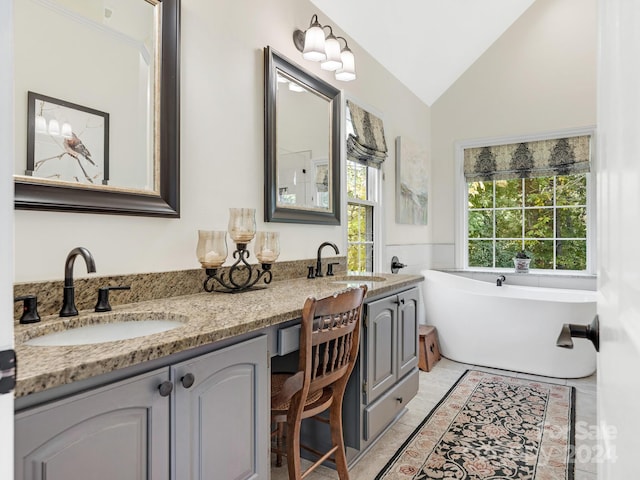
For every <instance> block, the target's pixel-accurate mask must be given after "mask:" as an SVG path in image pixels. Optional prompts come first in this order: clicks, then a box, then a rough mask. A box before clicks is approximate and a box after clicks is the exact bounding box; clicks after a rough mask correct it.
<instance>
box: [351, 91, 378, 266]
mask: <svg viewBox="0 0 640 480" xmlns="http://www.w3.org/2000/svg"><path fill="white" fill-rule="evenodd" d="M347 100H349V101H351V102H353V103H356V104H358V105H359V106H361V107H362V108H364V109H365V110H367V111H369V112H371V113H373V114H374V115H375V116H377V117H378V118H380V119H381V120H382V121H383V123H384V115H383V114H381V113H380V112H378V111H377V110H376V109H375V108H373V107H371V106H370V105H368V104H367V103H366V102H362V101H361V100H359V99H357V98H355V97H353V96H351V95H349V94H347V93H346V92H344V91H343V94H342V95H341V111H340V115H341V116H340V118H342V119H346V118H347ZM346 123H347V122H346V121H343V122H341V125H340V132H341V133H340V152H341V154H340V159H341V161H340V169H341V171H342V172H343V174H342V175H340V198H342V199H343V200H342V201H341V202H340V203H341V204H342V205H341V211H340V218H343V219H344V221H343V222H341V223H342V238H344V245H345V256H346V255H347V253H348V247H349V241H348V239H347V235H348V231H347V226H348V217H347V204H348V203H349V202H351V203H357V204H361V205H371V206H373V271H374V272H382V271H383V270H382V246H383V245H384V238H383V234H384V229H383V228H382V222H383V221H384V212H383V211H382V210H383V208H382V205H383V188H382V182H383V180H384V172H383V170H382V169H380V170H378V169H376V168H369V178H368V179H367V180H368V181H367V185H368V189H369V191H368V192H367V195H368V197H369V198H370V199H373V200H357V199H353V200H350V199H349V197H348V196H347V126H346ZM383 168H384V165H383Z"/></svg>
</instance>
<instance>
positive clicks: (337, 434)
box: [329, 402, 349, 480]
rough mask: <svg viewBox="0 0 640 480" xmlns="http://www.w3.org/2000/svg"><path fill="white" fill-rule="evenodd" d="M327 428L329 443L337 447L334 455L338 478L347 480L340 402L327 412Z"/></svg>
mask: <svg viewBox="0 0 640 480" xmlns="http://www.w3.org/2000/svg"><path fill="white" fill-rule="evenodd" d="M329 428H330V429H331V443H332V444H333V445H334V446H337V447H338V449H337V450H336V453H335V459H336V470H337V471H338V477H339V478H340V480H349V471H348V470H347V456H346V455H345V452H344V435H343V432H342V402H336V403H334V404H333V405H331V407H330V410H329Z"/></svg>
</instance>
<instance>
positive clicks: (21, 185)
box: [14, 0, 180, 217]
mask: <svg viewBox="0 0 640 480" xmlns="http://www.w3.org/2000/svg"><path fill="white" fill-rule="evenodd" d="M134 2H139V3H134ZM20 3H23V2H20ZM24 3H25V4H28V3H30V2H24ZM35 3H38V2H35ZM43 5H44V7H45V8H43V9H42V10H43V12H44V13H43V15H44V14H46V15H52V16H54V17H51V18H52V20H51V23H52V24H55V22H56V21H59V19H58V17H61V18H62V17H64V18H65V19H67V20H66V21H73V20H75V23H76V24H77V25H79V27H78V28H85V29H86V31H87V32H90V33H86V35H90V34H91V35H96V36H97V35H102V36H103V37H104V38H103V43H105V44H106V43H108V42H109V41H113V42H114V43H117V42H120V43H122V44H126V45H129V46H130V48H132V49H138V51H135V52H134V53H133V55H137V57H135V59H136V62H135V63H134V65H138V67H137V70H139V69H140V67H139V65H142V64H145V65H147V64H148V65H150V66H149V67H148V72H146V73H145V75H146V77H145V78H148V83H147V84H144V85H142V87H140V85H138V87H137V88H138V89H142V92H143V95H141V97H142V98H146V97H147V96H148V98H150V99H152V100H149V102H148V103H147V104H142V105H141V106H139V109H140V110H142V111H143V112H145V114H146V118H144V121H145V122H146V124H145V126H144V129H145V131H144V139H143V140H142V142H141V143H144V144H145V145H146V147H145V148H146V149H145V150H144V151H143V152H142V154H141V155H137V154H136V151H134V149H133V148H132V149H131V151H129V149H128V147H129V145H128V143H127V142H126V141H122V142H118V143H117V144H116V145H115V147H116V149H117V148H118V147H119V148H120V149H122V150H123V154H122V155H117V154H116V152H114V145H113V143H114V142H116V140H112V141H111V143H112V144H111V148H110V149H109V145H107V148H106V154H107V155H108V154H109V153H110V158H107V157H105V158H104V160H103V161H104V164H105V166H104V171H105V172H107V173H110V175H111V177H112V178H115V177H117V172H116V171H115V170H114V165H117V162H118V161H120V162H122V168H120V175H121V178H122V177H123V176H124V177H125V179H124V181H123V182H121V183H116V182H115V181H112V179H111V178H109V179H108V181H107V178H106V175H105V177H103V178H100V179H98V180H96V181H93V182H92V181H91V180H89V176H88V175H87V174H86V173H85V169H84V168H82V166H80V168H82V172H83V174H84V177H85V178H87V180H89V182H90V183H88V184H87V182H85V184H81V182H80V181H79V182H77V183H74V182H73V181H56V178H59V176H58V177H55V176H53V175H52V176H51V178H53V180H51V179H50V178H47V177H46V176H45V175H44V174H41V175H40V176H33V171H29V170H28V169H27V171H26V174H25V170H24V167H23V161H24V162H26V158H25V159H22V158H21V157H22V155H21V154H20V153H22V148H23V147H22V144H18V142H25V143H26V137H27V135H26V132H24V131H20V132H18V131H17V132H16V133H17V135H16V137H17V138H16V143H17V145H16V153H17V156H16V165H17V166H16V175H15V177H14V179H15V182H14V183H15V207H16V208H17V209H27V210H51V211H67V212H86V213H105V214H120V215H141V216H158V217H179V216H180V122H179V112H180V102H179V100H180V85H179V77H180V75H179V65H180V63H179V62H180V58H179V50H180V0H134V1H132V2H130V3H129V4H127V3H119V4H117V5H121V6H122V8H129V7H131V8H135V9H137V11H136V12H134V13H135V14H136V15H137V14H138V13H139V12H138V11H139V10H141V9H145V14H146V15H147V17H146V18H148V19H149V20H148V21H147V24H146V25H144V29H145V30H144V31H143V32H141V34H140V37H141V38H140V39H137V38H135V34H130V32H128V31H126V29H127V28H129V25H130V23H131V15H129V17H128V18H126V17H127V14H128V13H129V12H128V11H126V10H125V11H117V10H116V8H114V7H111V8H105V9H104V12H102V11H101V13H100V16H99V17H97V18H92V17H89V18H83V14H82V13H78V12H74V11H71V12H69V11H68V8H69V7H68V5H67V4H65V3H64V2H60V4H57V5H56V2H47V3H46V4H43ZM52 5H53V7H52ZM36 6H39V5H36ZM33 8H35V7H33ZM149 9H151V10H150V11H149ZM147 12H148V13H147ZM27 13H31V12H25V13H24V14H23V16H24V17H25V18H29V17H28V15H27ZM58 13H59V14H60V15H58V16H57V17H56V16H55V15H56V14H58ZM19 14H20V12H18V15H19ZM119 18H121V19H123V20H122V23H121V25H123V28H122V29H121V30H118V29H117V28H116V27H117V26H118V24H117V22H118V21H119V20H118V19H119ZM125 18H126V21H125V20H124V19H125ZM68 19H71V20H68ZM44 23H46V22H44ZM150 23H153V25H152V26H150V25H149V24H150ZM18 28H20V24H17V25H16V29H18ZM151 30H153V31H154V32H155V33H153V35H152V36H151V35H150V34H149V31H151ZM96 32H97V33H96ZM16 33H17V34H18V35H19V34H20V33H19V32H16ZM29 33H31V32H29ZM143 35H144V38H142V37H143ZM149 38H151V40H149ZM153 39H155V40H153ZM16 43H17V45H16V49H17V54H16V57H17V56H18V55H20V58H23V57H25V55H24V54H21V53H20V50H18V47H19V46H20V45H19V40H17V41H16ZM75 43H78V42H77V41H76V42H75ZM131 45H133V46H132V47H131ZM20 47H21V46H20ZM97 56H98V57H102V55H97ZM16 73H17V72H16ZM74 75H75V74H74ZM134 75H140V73H139V72H136V73H135V74H134ZM117 77H118V75H117V74H116V73H112V76H111V80H110V81H112V82H114V83H116V78H117ZM38 80H39V79H38ZM34 83H36V84H37V82H34V81H31V80H28V82H27V85H26V86H27V87H28V88H22V89H20V90H19V89H18V88H17V89H16V110H18V109H21V111H22V97H23V93H24V104H25V109H24V110H25V111H26V103H27V92H26V90H34V87H33V84H34ZM92 87H93V88H92ZM92 87H86V88H82V93H83V94H85V95H89V94H91V95H93V94H95V101H96V103H99V102H104V101H105V100H104V99H105V98H106V97H107V96H114V97H116V96H118V95H120V92H115V91H109V89H108V88H104V89H102V90H100V89H98V88H95V86H92ZM36 88H38V89H39V90H42V89H46V88H48V87H47V84H46V83H43V86H40V87H36ZM51 88H53V87H51ZM22 90H25V91H22ZM67 90H69V89H67ZM38 93H40V94H46V93H47V92H42V91H40V92H38ZM138 93H139V92H138ZM30 98H32V95H31V96H30ZM41 98H42V97H41ZM44 98H47V97H44ZM65 100H66V99H65ZM91 101H92V98H91V97H89V98H88V100H87V102H86V103H89V102H91ZM58 103H60V104H62V105H64V106H68V105H69V104H67V103H65V102H64V101H61V102H58ZM76 103H80V102H76ZM72 105H73V104H72ZM74 107H77V105H74ZM125 107H128V108H129V109H130V112H131V113H130V115H126V114H125V115H122V114H121V115H110V118H109V117H106V118H107V119H108V121H107V126H106V128H107V129H108V128H109V124H110V125H111V128H112V130H115V129H116V128H118V125H117V124H116V122H123V123H124V122H126V121H128V122H131V123H133V124H137V123H139V119H138V118H136V117H135V116H134V113H133V112H135V111H136V105H134V104H129V105H125ZM30 108H31V110H30V111H29V120H28V121H27V122H25V123H26V124H27V132H29V135H30V136H31V138H29V141H30V142H31V143H30V144H29V147H27V148H30V149H31V151H30V152H29V155H30V156H33V146H32V142H33V130H35V131H36V132H38V130H37V125H36V124H35V123H36V121H35V119H34V117H33V108H32V106H30ZM103 110H106V109H103ZM72 113H73V112H72ZM125 113H126V108H125ZM21 114H22V113H19V115H21ZM41 115H42V114H41ZM129 116H131V117H132V118H127V117H129ZM88 122H89V120H87V121H86V123H85V124H83V125H82V127H81V130H82V129H84V131H86V130H87V129H88V128H89V126H88ZM42 123H43V124H44V117H43V118H42ZM17 125H19V124H18V123H17ZM103 128H105V127H103ZM120 128H122V129H123V130H124V129H127V128H129V127H127V126H123V125H120ZM40 133H43V132H42V131H40ZM74 133H75V131H74ZM44 134H45V135H46V136H49V137H51V138H52V140H50V142H49V143H50V144H51V145H53V146H57V148H58V149H59V152H60V153H59V154H58V158H61V157H63V156H64V158H65V160H67V161H69V160H70V161H71V162H73V163H78V164H79V163H80V160H82V159H78V158H77V157H74V156H73V155H70V154H69V153H73V152H69V148H67V147H68V143H67V140H66V139H67V138H68V137H65V138H62V136H58V138H53V135H51V134H50V131H49V130H45V131H44ZM23 137H24V138H23ZM138 137H139V135H138ZM65 150H66V152H65ZM42 151H44V150H42ZM18 152H20V153H18ZM65 155H66V156H65ZM43 156H45V157H46V155H43ZM25 157H26V155H25ZM54 158H55V157H54ZM47 159H48V158H45V160H47ZM145 159H146V161H145ZM84 160H85V161H90V160H87V159H84ZM126 162H145V163H144V165H142V166H141V167H140V169H141V170H143V171H144V173H143V175H146V177H145V178H146V179H147V180H146V182H147V184H148V186H147V187H143V188H138V187H137V186H133V187H131V186H129V185H128V184H127V179H126V175H128V173H127V172H128V170H127V168H128V167H127V166H126ZM90 163H93V162H90ZM31 164H32V165H33V158H31ZM85 165H89V164H88V163H85ZM107 165H108V167H107ZM80 176H82V174H81V175H80ZM94 183H95V185H94Z"/></svg>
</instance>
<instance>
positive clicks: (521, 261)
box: [513, 250, 531, 273]
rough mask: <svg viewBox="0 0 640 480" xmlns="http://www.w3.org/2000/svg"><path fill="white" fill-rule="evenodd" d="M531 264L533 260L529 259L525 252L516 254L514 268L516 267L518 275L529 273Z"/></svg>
mask: <svg viewBox="0 0 640 480" xmlns="http://www.w3.org/2000/svg"><path fill="white" fill-rule="evenodd" d="M530 262H531V258H529V256H528V255H527V254H526V252H525V251H524V250H522V251H521V252H518V253H516V256H515V257H514V259H513V266H514V267H515V270H516V273H529V263H530Z"/></svg>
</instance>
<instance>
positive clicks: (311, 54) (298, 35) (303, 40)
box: [293, 15, 356, 82]
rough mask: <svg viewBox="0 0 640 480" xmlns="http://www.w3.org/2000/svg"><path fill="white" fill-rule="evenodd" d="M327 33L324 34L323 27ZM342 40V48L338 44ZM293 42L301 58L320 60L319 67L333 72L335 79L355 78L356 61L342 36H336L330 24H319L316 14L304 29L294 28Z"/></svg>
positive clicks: (347, 79)
mask: <svg viewBox="0 0 640 480" xmlns="http://www.w3.org/2000/svg"><path fill="white" fill-rule="evenodd" d="M326 28H328V29H329V33H328V35H326V36H325V33H324V29H326ZM340 40H342V41H343V42H344V48H341V46H340ZM293 43H294V45H295V46H296V48H297V49H298V50H299V51H300V52H302V58H304V59H305V60H311V61H314V62H320V68H321V69H323V70H328V71H331V72H335V76H336V80H341V81H343V82H349V81H351V80H355V79H356V62H355V57H354V55H353V52H352V51H351V50H350V49H349V45H348V44H347V41H346V40H345V38H344V37H336V36H335V35H334V34H333V29H332V28H331V26H330V25H320V22H318V15H313V16H312V17H311V22H310V23H309V28H308V29H307V30H306V31H304V32H303V31H302V30H295V31H294V32H293Z"/></svg>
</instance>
